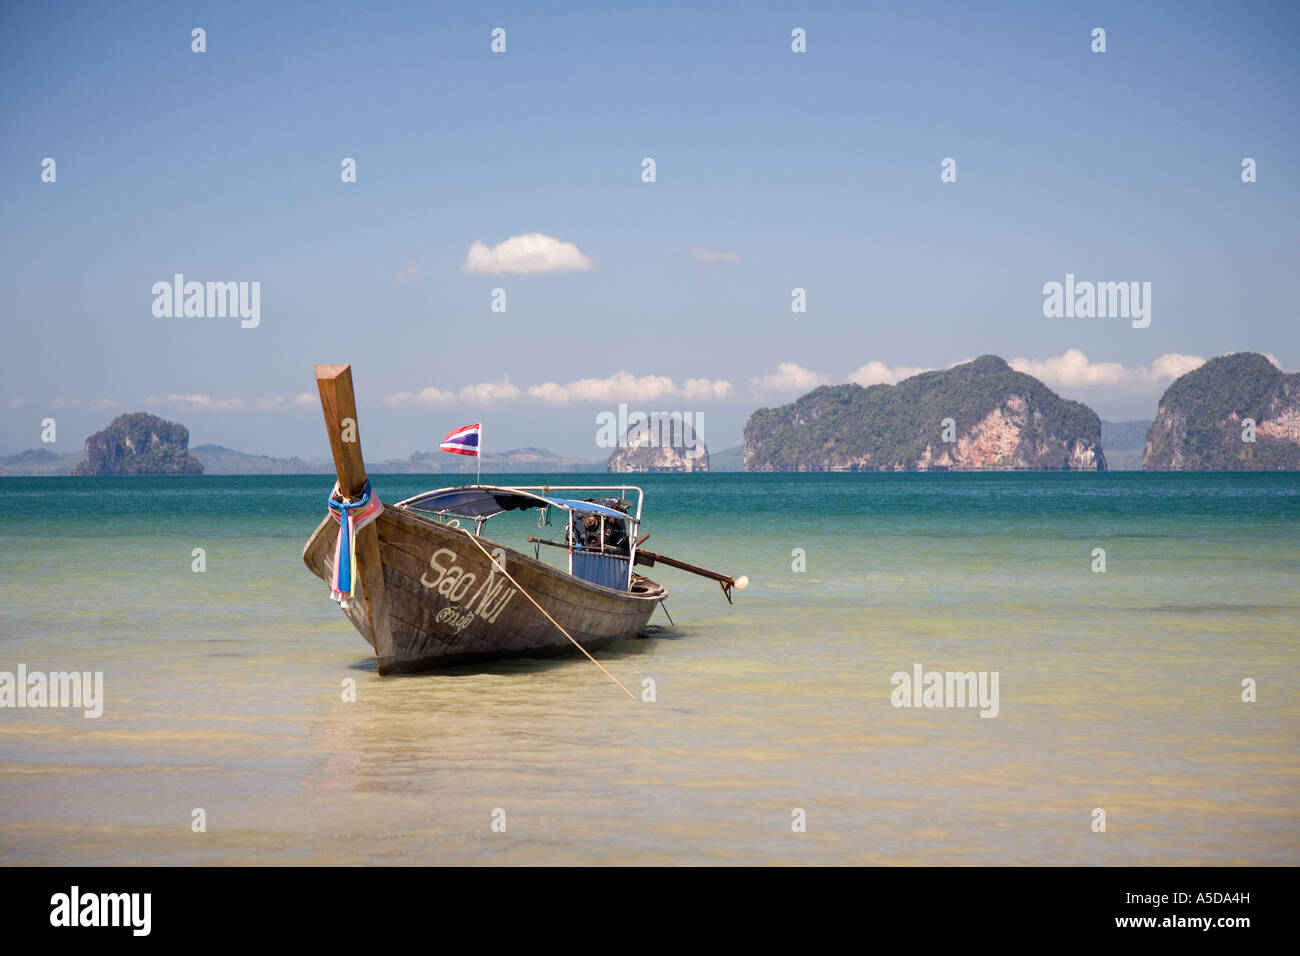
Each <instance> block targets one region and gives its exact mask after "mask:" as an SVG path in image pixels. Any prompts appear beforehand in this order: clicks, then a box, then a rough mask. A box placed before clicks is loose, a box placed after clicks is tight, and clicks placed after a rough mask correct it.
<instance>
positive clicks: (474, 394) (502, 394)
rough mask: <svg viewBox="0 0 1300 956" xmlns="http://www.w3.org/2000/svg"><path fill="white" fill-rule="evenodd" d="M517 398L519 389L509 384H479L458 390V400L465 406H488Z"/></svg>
mask: <svg viewBox="0 0 1300 956" xmlns="http://www.w3.org/2000/svg"><path fill="white" fill-rule="evenodd" d="M518 397H519V389H518V388H516V387H515V386H514V385H511V384H510V383H509V382H479V383H478V384H477V385H466V386H465V387H464V388H462V389H461V390H460V400H461V401H462V402H465V403H467V404H474V405H490V404H491V403H492V402H503V401H508V400H509V399H512V398H518Z"/></svg>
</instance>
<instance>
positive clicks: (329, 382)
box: [316, 365, 397, 674]
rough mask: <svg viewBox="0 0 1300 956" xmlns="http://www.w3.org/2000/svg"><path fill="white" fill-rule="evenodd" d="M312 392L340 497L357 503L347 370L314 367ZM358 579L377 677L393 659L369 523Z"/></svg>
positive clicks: (355, 439)
mask: <svg viewBox="0 0 1300 956" xmlns="http://www.w3.org/2000/svg"><path fill="white" fill-rule="evenodd" d="M316 388H317V390H318V391H319V392H320V407H321V411H323V412H324V413H325V431H326V432H327V433H328V435H329V439H330V451H331V452H333V454H334V468H335V470H336V471H337V472H338V478H339V493H340V494H341V495H343V496H344V497H345V498H349V499H356V498H358V497H360V496H361V493H362V491H364V490H365V487H366V463H365V460H364V459H363V458H362V457H361V434H360V431H359V429H358V426H357V399H356V395H355V393H354V392H353V391H352V366H351V365H317V366H316ZM353 560H355V561H356V562H357V578H358V579H359V580H360V581H361V595H362V597H363V598H364V599H365V614H366V623H367V625H368V627H369V630H370V634H371V636H372V637H373V639H374V644H375V658H376V660H377V661H378V663H379V673H380V674H387V673H389V672H391V671H392V670H393V667H394V664H395V662H396V659H397V658H396V653H395V650H394V647H393V632H392V627H391V625H390V623H389V619H388V606H387V602H386V600H385V595H384V566H383V564H382V563H381V561H380V557H379V530H378V528H377V526H376V525H375V524H374V523H373V522H372V523H371V524H368V525H366V526H365V527H364V528H362V529H361V530H360V531H358V532H357V550H356V554H355V555H354V556H353Z"/></svg>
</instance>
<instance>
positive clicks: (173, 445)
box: [72, 412, 203, 475]
mask: <svg viewBox="0 0 1300 956" xmlns="http://www.w3.org/2000/svg"><path fill="white" fill-rule="evenodd" d="M189 443H190V432H189V429H187V428H186V427H185V426H184V425H178V424H176V423H175V422H169V421H166V420H164V419H161V418H159V417H158V416H157V415H149V414H147V413H145V412H135V413H134V414H130V415H119V416H118V417H117V418H115V419H113V420H112V421H111V422H110V423H109V425H108V427H107V428H105V429H104V430H103V431H99V432H95V434H93V435H91V436H90V437H89V438H87V439H86V458H85V460H84V461H82V462H81V463H80V464H78V465H77V466H76V467H75V468H73V469H72V474H74V475H201V474H203V465H202V463H200V462H199V460H198V459H197V458H195V457H194V456H193V455H191V454H190V453H189V450H188V446H189Z"/></svg>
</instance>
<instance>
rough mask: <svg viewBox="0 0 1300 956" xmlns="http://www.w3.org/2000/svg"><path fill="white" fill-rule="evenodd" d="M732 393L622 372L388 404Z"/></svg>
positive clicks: (570, 401) (563, 401)
mask: <svg viewBox="0 0 1300 956" xmlns="http://www.w3.org/2000/svg"><path fill="white" fill-rule="evenodd" d="M730 394H731V383H730V382H725V381H720V380H714V379H708V378H688V379H687V380H686V383H685V384H684V385H682V386H681V387H678V385H677V383H676V382H674V381H673V380H672V379H671V378H668V377H667V376H664V375H641V376H637V375H633V374H631V373H630V372H626V371H620V372H616V373H614V374H613V375H610V376H608V377H606V378H583V379H578V380H577V381H573V382H569V383H568V384H567V385H561V384H560V383H559V382H543V383H542V384H541V385H531V386H529V387H528V388H526V389H521V388H519V387H518V386H515V385H512V384H510V383H509V382H480V383H478V384H476V385H466V386H465V387H464V388H462V389H461V390H460V391H458V392H453V391H447V390H445V389H441V388H434V387H432V386H430V387H429V388H425V389H422V390H421V391H418V392H398V393H397V394H395V395H390V396H388V398H386V399H385V400H384V403H385V404H386V405H389V406H390V407H392V408H410V407H413V406H417V405H457V404H460V405H486V404H492V403H495V402H510V401H529V400H532V401H536V402H541V403H542V404H543V405H576V404H582V403H591V404H603V405H609V404H613V403H615V402H657V401H662V400H666V399H672V398H679V399H688V400H691V401H720V400H722V399H725V398H726V397H727V396H728V395H730Z"/></svg>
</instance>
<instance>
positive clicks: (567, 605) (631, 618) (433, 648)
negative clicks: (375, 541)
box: [302, 506, 668, 672]
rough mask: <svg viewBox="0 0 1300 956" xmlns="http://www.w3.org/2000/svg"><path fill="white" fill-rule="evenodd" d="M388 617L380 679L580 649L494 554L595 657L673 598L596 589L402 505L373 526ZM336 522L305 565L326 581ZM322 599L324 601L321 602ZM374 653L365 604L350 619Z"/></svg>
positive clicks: (657, 588)
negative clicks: (388, 639)
mask: <svg viewBox="0 0 1300 956" xmlns="http://www.w3.org/2000/svg"><path fill="white" fill-rule="evenodd" d="M375 527H376V528H377V530H378V536H379V554H380V563H381V564H382V566H383V580H384V591H385V599H386V602H387V613H388V618H389V622H390V630H391V632H392V647H393V654H392V657H391V659H381V660H380V662H379V663H380V669H381V672H388V671H389V670H392V671H399V672H400V671H421V670H429V669H432V668H438V667H449V666H453V665H456V664H469V663H475V662H480V661H491V660H499V659H504V658H512V657H553V656H556V655H560V654H567V653H577V649H576V648H575V647H574V646H573V643H572V642H571V641H570V640H569V639H568V638H566V637H565V636H564V635H563V634H562V633H560V630H559V629H558V628H557V627H556V626H555V625H554V624H552V623H551V622H550V621H548V620H547V619H546V617H545V615H543V614H542V612H541V611H539V610H538V609H537V607H536V606H535V605H534V604H533V603H532V602H531V601H529V600H528V598H527V597H525V596H524V595H523V594H521V593H519V591H518V588H516V587H515V584H514V583H512V582H511V581H510V580H508V579H507V578H506V577H505V575H503V574H501V573H500V572H499V571H497V570H496V569H494V567H493V565H492V562H491V560H490V559H489V558H488V556H487V555H485V554H484V553H483V552H482V551H480V550H479V549H478V548H477V547H476V546H475V544H474V540H477V541H478V542H479V543H480V544H482V545H483V547H484V548H486V549H487V551H488V552H489V553H492V554H496V553H497V551H496V549H500V552H502V553H504V556H505V567H506V570H507V572H508V573H509V574H510V576H511V577H513V578H514V580H515V582H517V583H518V584H519V585H520V586H521V587H522V588H523V589H524V590H526V591H527V592H528V593H529V594H531V595H532V596H533V598H534V599H535V600H536V601H537V602H538V604H540V605H541V606H542V607H544V608H546V610H547V612H548V613H549V614H550V615H551V616H552V617H553V618H555V620H556V621H558V622H559V623H560V624H562V625H563V626H564V627H565V629H566V630H568V632H569V633H570V634H571V635H573V638H574V640H576V641H578V642H579V643H580V644H581V645H582V646H583V647H584V648H586V649H587V650H588V651H594V650H596V649H599V648H601V647H604V646H605V645H607V644H609V643H610V642H611V641H615V640H618V639H619V638H624V637H634V636H636V635H637V634H638V633H640V632H641V630H642V629H643V628H645V626H646V624H647V623H648V622H649V620H650V616H651V614H653V613H654V609H655V606H656V605H657V604H658V603H659V602H660V601H661V600H663V599H664V598H665V597H667V596H668V592H667V590H666V589H665V588H663V587H662V586H661V585H659V584H656V583H655V582H653V581H650V580H647V579H644V578H637V579H636V581H635V583H634V587H633V590H632V591H617V590H613V589H611V588H606V587H601V586H600V585H596V584H590V583H588V582H586V581H582V580H580V579H578V578H575V577H573V576H571V575H569V574H567V573H565V572H563V571H560V570H559V569H557V568H554V567H552V566H551V565H549V564H546V563H545V562H543V561H539V560H537V559H536V558H534V557H532V556H530V555H526V554H522V553H520V552H518V551H515V550H514V549H512V548H508V547H506V546H505V545H501V544H498V543H496V542H493V541H489V540H488V539H486V538H477V539H474V540H471V539H470V537H469V535H468V532H466V531H464V530H461V529H457V528H452V527H449V526H447V525H444V524H441V523H439V522H438V521H435V520H433V519H432V518H427V517H425V516H424V515H420V514H417V513H415V512H412V511H408V510H406V509H405V508H401V507H398V506H390V507H386V508H385V509H384V511H383V513H382V514H380V516H379V518H378V519H377V520H376V521H375ZM338 529H339V525H338V522H337V521H335V520H334V519H332V518H330V517H326V518H325V519H324V520H323V521H322V522H321V523H320V525H319V526H318V527H317V528H316V531H315V532H314V533H313V534H312V536H311V538H310V539H309V540H308V542H307V545H306V547H305V548H304V549H303V555H302V557H303V562H304V563H305V564H306V565H307V567H308V568H309V569H310V570H311V572H312V573H313V574H315V575H316V576H317V577H319V578H321V579H322V580H325V581H329V580H330V575H331V573H332V572H333V565H334V543H335V540H336V538H337V536H338ZM323 596H324V595H323ZM344 613H345V614H346V615H347V617H348V619H349V620H350V621H351V622H352V624H353V626H354V627H356V629H357V631H359V632H360V634H361V635H362V637H364V638H365V639H366V640H367V641H368V642H369V643H370V645H371V647H372V648H373V647H374V646H375V640H374V637H373V635H371V634H370V626H369V624H368V622H367V615H366V613H365V609H364V606H363V602H362V600H361V599H360V597H359V596H358V597H357V598H356V599H355V600H354V601H353V602H352V606H351V607H350V608H348V609H346V610H345V611H344Z"/></svg>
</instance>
